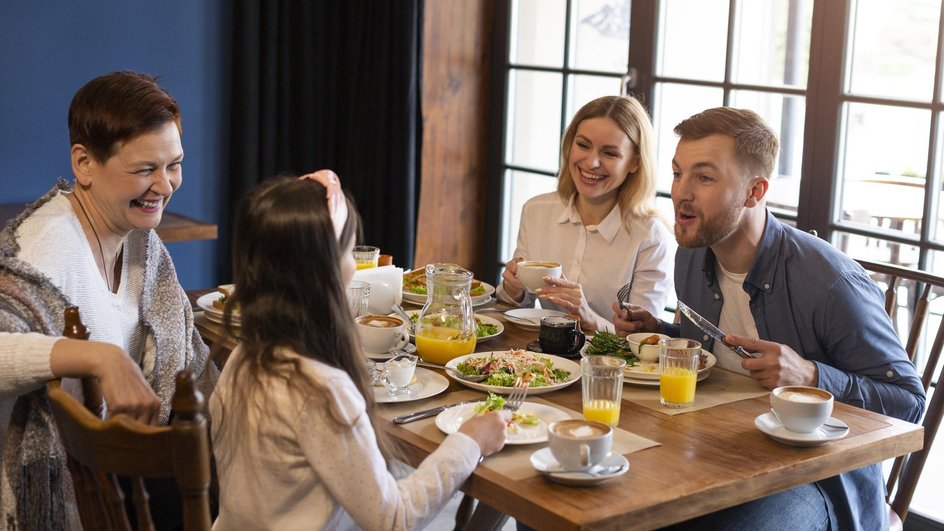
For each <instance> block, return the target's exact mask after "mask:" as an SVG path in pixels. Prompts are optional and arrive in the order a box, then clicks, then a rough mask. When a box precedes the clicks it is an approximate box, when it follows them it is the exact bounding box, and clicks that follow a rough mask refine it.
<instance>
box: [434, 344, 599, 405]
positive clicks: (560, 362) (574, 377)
mask: <svg viewBox="0 0 944 531" xmlns="http://www.w3.org/2000/svg"><path fill="white" fill-rule="evenodd" d="M505 352H508V351H500V352H473V353H472V354H466V355H465V356H459V357H458V358H453V359H451V360H449V363H447V364H446V368H447V369H452V370H447V371H446V375H447V376H449V377H450V378H452V379H453V380H455V381H457V382H459V383H461V384H462V385H465V386H467V387H471V388H472V389H478V390H479V391H491V392H492V393H496V394H500V395H507V394H508V393H510V392H511V390H512V389H513V388H512V387H499V386H497V385H487V384H484V383H482V382H470V381H468V380H463V379H462V378H458V377H456V376H454V375H453V374H452V372H453V371H454V370H455V368H456V365H458V364H460V363H462V362H463V361H465V360H467V359H469V358H484V357H487V356H489V355H491V354H496V353H505ZM532 354H534V355H536V356H540V357H542V358H547V359H550V360H551V363H553V368H555V369H563V370H565V371H570V379H569V380H567V381H566V382H562V383H557V384H554V385H547V386H544V387H529V388H528V394H529V395H540V394H544V393H550V392H551V391H556V390H558V389H563V388H564V387H567V386H568V385H570V384H572V383H574V382H576V381H578V380H580V375H581V374H582V372H581V370H580V364H579V363H576V362H574V361H571V360H569V359H566V358H562V357H560V356H554V355H552V354H538V353H536V352H532Z"/></svg>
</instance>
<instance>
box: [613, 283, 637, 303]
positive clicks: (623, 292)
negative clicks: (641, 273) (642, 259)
mask: <svg viewBox="0 0 944 531" xmlns="http://www.w3.org/2000/svg"><path fill="white" fill-rule="evenodd" d="M632 287H633V283H632V282H627V283H626V285H624V286H623V287H622V288H620V289H619V291H617V292H616V300H618V301H619V304H620V308H623V309H626V307H627V306H628V305H629V292H630V290H631V289H632Z"/></svg>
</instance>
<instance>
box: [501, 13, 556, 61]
mask: <svg viewBox="0 0 944 531" xmlns="http://www.w3.org/2000/svg"><path fill="white" fill-rule="evenodd" d="M566 10H567V6H566V3H565V2H564V0H515V1H514V2H513V3H512V6H511V35H510V37H511V38H510V39H509V40H510V42H509V56H508V57H509V60H510V61H511V62H512V63H513V64H523V65H536V66H553V67H562V66H564V22H565V21H566V19H565V18H564V17H565V16H566Z"/></svg>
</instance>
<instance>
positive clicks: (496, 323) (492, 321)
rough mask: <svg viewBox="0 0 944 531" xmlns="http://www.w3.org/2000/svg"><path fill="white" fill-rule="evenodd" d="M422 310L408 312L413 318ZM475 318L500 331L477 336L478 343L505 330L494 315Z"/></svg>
mask: <svg viewBox="0 0 944 531" xmlns="http://www.w3.org/2000/svg"><path fill="white" fill-rule="evenodd" d="M421 311H422V310H406V314H407V315H409V316H410V317H411V318H412V317H413V316H414V315H419V314H420V312H421ZM390 315H396V314H395V313H392V314H390ZM475 318H476V319H477V320H478V321H479V322H481V323H482V324H490V325H494V326H496V327H497V328H498V332H495V333H494V334H492V335H488V336H482V337H476V338H475V342H476V343H481V342H482V341H488V340H489V339H492V338H493V337H498V336H499V335H501V333H502V332H504V331H505V325H503V324H502V323H501V321H499V320H498V319H495V318H494V317H489V316H487V315H481V314H478V313H477V314H475ZM410 339H413V332H410Z"/></svg>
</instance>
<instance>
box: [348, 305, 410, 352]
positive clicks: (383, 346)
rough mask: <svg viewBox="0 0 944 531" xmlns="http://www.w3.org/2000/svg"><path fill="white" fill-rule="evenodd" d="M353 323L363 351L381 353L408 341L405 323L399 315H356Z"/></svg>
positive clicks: (402, 345) (398, 347)
mask: <svg viewBox="0 0 944 531" xmlns="http://www.w3.org/2000/svg"><path fill="white" fill-rule="evenodd" d="M354 323H355V326H356V327H357V335H358V337H359V338H360V340H361V349H363V350H364V352H369V353H371V354H383V353H385V352H390V351H391V350H393V349H400V348H403V347H405V346H406V345H407V343H409V342H410V336H409V334H407V332H406V325H405V324H404V323H403V319H400V318H399V317H396V316H393V315H379V314H373V313H371V314H367V315H362V316H360V317H358V318H357V319H355V320H354Z"/></svg>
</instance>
